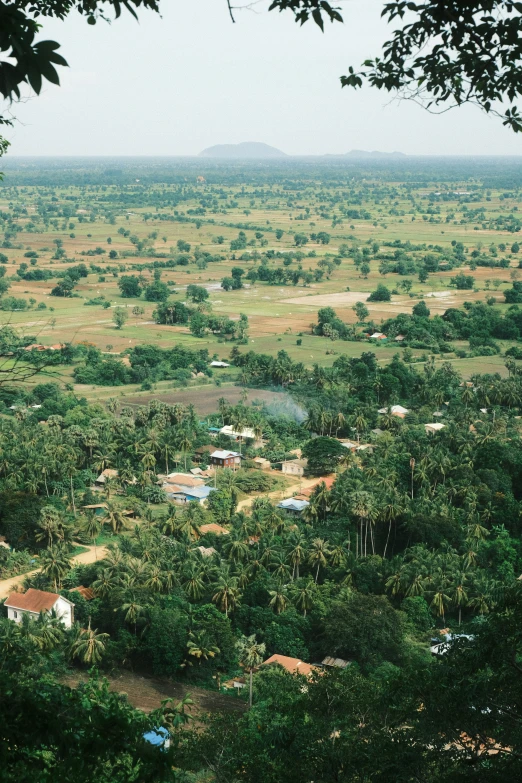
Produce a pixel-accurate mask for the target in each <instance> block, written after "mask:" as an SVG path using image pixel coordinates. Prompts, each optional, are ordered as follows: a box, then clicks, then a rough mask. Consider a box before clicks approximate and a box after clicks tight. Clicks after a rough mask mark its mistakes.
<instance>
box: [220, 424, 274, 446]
mask: <svg viewBox="0 0 522 783" xmlns="http://www.w3.org/2000/svg"><path fill="white" fill-rule="evenodd" d="M219 434H220V435H225V436H226V437H227V438H231V439H232V440H234V441H236V443H240V442H241V443H244V442H245V441H247V440H252V441H254V448H255V449H260V448H261V447H262V445H263V439H262V438H257V437H256V435H255V433H254V430H253V429H252V428H251V427H243V429H242V430H235V429H234V428H233V427H232V425H231V424H226V425H225V426H224V427H221V429H220V430H219Z"/></svg>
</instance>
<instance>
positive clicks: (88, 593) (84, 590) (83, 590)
mask: <svg viewBox="0 0 522 783" xmlns="http://www.w3.org/2000/svg"><path fill="white" fill-rule="evenodd" d="M70 592H71V593H80V595H83V597H84V598H85V600H86V601H92V599H93V598H95V597H96V596H95V595H94V590H93V589H92V588H90V587H84V586H83V585H80V586H79V587H73V588H71V590H70Z"/></svg>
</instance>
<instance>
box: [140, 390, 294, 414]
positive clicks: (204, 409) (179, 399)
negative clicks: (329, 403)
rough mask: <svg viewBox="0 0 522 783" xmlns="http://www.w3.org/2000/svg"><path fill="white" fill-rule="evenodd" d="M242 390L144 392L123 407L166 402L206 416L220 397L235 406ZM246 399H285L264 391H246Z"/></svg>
mask: <svg viewBox="0 0 522 783" xmlns="http://www.w3.org/2000/svg"><path fill="white" fill-rule="evenodd" d="M241 392H242V389H241V388H239V387H238V386H226V387H221V386H210V387H201V388H189V389H175V390H173V391H171V392H160V393H159V394H154V393H152V394H151V393H150V392H145V393H144V394H143V395H138V394H137V395H135V396H134V397H125V405H147V403H148V402H150V400H160V402H166V403H168V404H169V405H173V404H174V403H181V404H182V405H189V404H192V405H193V406H194V407H195V409H196V411H197V413H199V414H200V415H201V416H206V415H208V414H209V413H215V412H216V410H217V407H218V404H217V401H218V400H219V398H220V397H224V398H225V399H226V400H228V402H230V403H232V404H236V403H238V402H239V400H240V399H241ZM247 392H248V398H247V404H248V403H250V402H253V401H254V400H261V402H266V403H271V402H282V401H284V399H285V398H286V394H285V393H283V392H281V393H279V392H272V391H267V390H266V389H247Z"/></svg>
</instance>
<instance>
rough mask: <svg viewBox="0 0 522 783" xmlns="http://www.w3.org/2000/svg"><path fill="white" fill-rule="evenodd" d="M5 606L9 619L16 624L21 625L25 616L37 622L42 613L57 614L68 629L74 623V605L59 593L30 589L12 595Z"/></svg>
mask: <svg viewBox="0 0 522 783" xmlns="http://www.w3.org/2000/svg"><path fill="white" fill-rule="evenodd" d="M4 606H5V607H6V609H7V617H8V618H9V620H13V622H15V623H21V622H22V617H23V616H24V614H27V615H29V617H31V618H32V619H33V620H37V619H38V617H39V616H40V613H43V614H48V613H50V612H53V611H54V612H56V614H57V616H58V617H59V618H60V620H61V621H62V623H63V624H64V625H65V627H66V628H70V627H71V626H72V624H73V622H74V604H73V602H72V601H68V600H67V598H64V597H63V596H61V595H59V594H58V593H48V592H46V591H45V590H35V589H34V588H32V587H31V588H30V589H29V590H28V591H27V592H26V593H11V595H10V596H9V597H8V598H7V601H6V602H5V604H4Z"/></svg>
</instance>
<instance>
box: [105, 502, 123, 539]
mask: <svg viewBox="0 0 522 783" xmlns="http://www.w3.org/2000/svg"><path fill="white" fill-rule="evenodd" d="M106 506H107V508H106V509H105V514H104V516H103V518H102V521H103V523H104V524H108V525H110V527H111V529H112V532H113V533H114V535H118V534H119V533H121V531H122V530H123V529H124V528H125V527H127V525H128V522H127V518H126V517H125V515H124V514H122V512H121V511H120V509H119V508H118V507H117V506H116V505H115V504H114V503H111V502H110V501H107V503H106Z"/></svg>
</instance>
